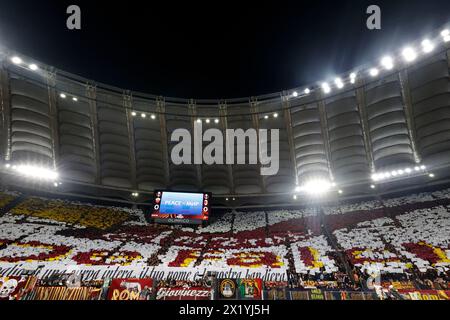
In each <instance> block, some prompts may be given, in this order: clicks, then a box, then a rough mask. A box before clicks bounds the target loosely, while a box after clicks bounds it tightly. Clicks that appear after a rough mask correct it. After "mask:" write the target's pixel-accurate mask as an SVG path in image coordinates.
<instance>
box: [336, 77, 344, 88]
mask: <svg viewBox="0 0 450 320" xmlns="http://www.w3.org/2000/svg"><path fill="white" fill-rule="evenodd" d="M334 84H335V85H336V87H338V89H342V88H343V87H344V82H342V79H341V78H336V79H334Z"/></svg>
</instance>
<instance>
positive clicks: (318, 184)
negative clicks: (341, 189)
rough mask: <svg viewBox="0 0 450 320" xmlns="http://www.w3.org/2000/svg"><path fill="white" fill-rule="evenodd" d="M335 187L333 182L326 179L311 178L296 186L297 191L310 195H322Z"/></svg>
mask: <svg viewBox="0 0 450 320" xmlns="http://www.w3.org/2000/svg"><path fill="white" fill-rule="evenodd" d="M332 187H333V184H332V183H331V182H329V181H326V180H321V179H317V180H310V181H308V182H306V183H305V184H304V185H303V186H301V187H300V186H299V187H296V188H295V191H296V192H304V193H306V194H308V195H310V196H321V195H323V194H325V193H327V192H328V191H329V190H330V189H331V188H332Z"/></svg>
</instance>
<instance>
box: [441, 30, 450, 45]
mask: <svg viewBox="0 0 450 320" xmlns="http://www.w3.org/2000/svg"><path fill="white" fill-rule="evenodd" d="M441 36H442V39H443V40H444V42H450V30H449V29H445V30H442V32H441Z"/></svg>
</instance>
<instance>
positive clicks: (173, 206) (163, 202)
mask: <svg viewBox="0 0 450 320" xmlns="http://www.w3.org/2000/svg"><path fill="white" fill-rule="evenodd" d="M154 199H155V200H154V202H153V212H152V214H151V217H152V218H153V219H154V221H155V222H160V223H180V224H201V223H202V222H203V221H207V220H208V218H209V211H210V201H211V194H210V193H188V192H171V191H161V190H157V191H155V198H154Z"/></svg>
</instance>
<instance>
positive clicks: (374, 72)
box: [369, 68, 380, 77]
mask: <svg viewBox="0 0 450 320" xmlns="http://www.w3.org/2000/svg"><path fill="white" fill-rule="evenodd" d="M379 73H380V71H379V70H378V69H377V68H372V69H370V71H369V74H370V75H371V76H372V77H376V76H377V75H378V74H379Z"/></svg>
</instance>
